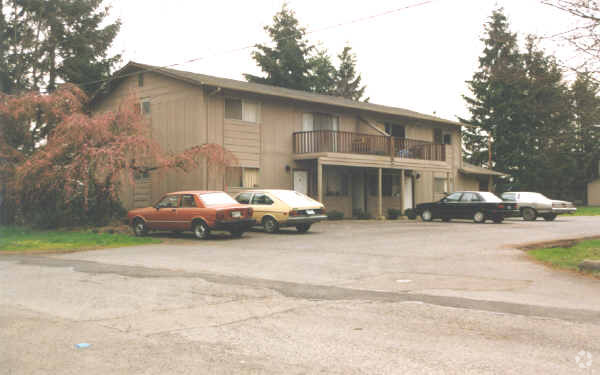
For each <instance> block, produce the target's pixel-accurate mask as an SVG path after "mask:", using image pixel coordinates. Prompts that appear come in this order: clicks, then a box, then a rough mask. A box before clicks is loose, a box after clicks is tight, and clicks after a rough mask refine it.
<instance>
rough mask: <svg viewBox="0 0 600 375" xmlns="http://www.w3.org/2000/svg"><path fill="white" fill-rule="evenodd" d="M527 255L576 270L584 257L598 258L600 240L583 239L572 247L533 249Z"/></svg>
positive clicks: (555, 265)
mask: <svg viewBox="0 0 600 375" xmlns="http://www.w3.org/2000/svg"><path fill="white" fill-rule="evenodd" d="M529 255H530V256H532V257H534V258H535V259H537V260H539V261H542V262H544V263H547V264H550V265H552V266H554V267H558V268H565V269H570V270H577V269H578V268H577V266H578V265H579V263H581V262H582V261H583V260H584V259H590V260H600V240H584V241H581V242H579V243H577V244H575V245H574V246H573V247H551V248H545V249H535V250H531V251H529ZM595 274H600V273H598V272H595Z"/></svg>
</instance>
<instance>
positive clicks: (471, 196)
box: [460, 193, 482, 202]
mask: <svg viewBox="0 0 600 375" xmlns="http://www.w3.org/2000/svg"><path fill="white" fill-rule="evenodd" d="M460 201H461V202H481V201H482V199H481V197H480V196H479V195H478V194H476V193H463V195H462V197H461V198H460Z"/></svg>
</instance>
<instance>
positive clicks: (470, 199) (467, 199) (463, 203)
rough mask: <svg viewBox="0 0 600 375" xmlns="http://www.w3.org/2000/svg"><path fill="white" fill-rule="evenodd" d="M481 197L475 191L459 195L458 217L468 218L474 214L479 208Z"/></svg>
mask: <svg viewBox="0 0 600 375" xmlns="http://www.w3.org/2000/svg"><path fill="white" fill-rule="evenodd" d="M482 203H483V202H482V199H481V197H480V196H479V195H478V194H477V193H471V192H468V193H464V194H463V195H462V197H460V202H459V207H458V214H459V215H460V216H459V217H460V218H463V219H470V218H472V217H473V215H475V212H477V211H478V210H481V204H482Z"/></svg>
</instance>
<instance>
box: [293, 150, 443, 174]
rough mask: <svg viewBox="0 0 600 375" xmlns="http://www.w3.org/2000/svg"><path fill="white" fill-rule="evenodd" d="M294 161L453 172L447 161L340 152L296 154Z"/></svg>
mask: <svg viewBox="0 0 600 375" xmlns="http://www.w3.org/2000/svg"><path fill="white" fill-rule="evenodd" d="M294 160H317V161H318V162H319V164H322V165H337V166H345V167H362V168H384V169H406V170H419V171H434V172H451V167H450V165H449V163H447V162H445V161H433V160H420V159H410V158H398V157H395V158H393V159H392V158H391V157H390V156H383V155H362V154H346V153H340V152H319V153H310V154H296V155H294Z"/></svg>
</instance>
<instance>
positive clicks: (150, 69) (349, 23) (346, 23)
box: [74, 0, 439, 86]
mask: <svg viewBox="0 0 600 375" xmlns="http://www.w3.org/2000/svg"><path fill="white" fill-rule="evenodd" d="M435 1H439V0H426V1H421V2H418V3H413V4H409V5H406V6H403V7H400V8H396V9H391V10H388V11H385V12H381V13H377V14H374V15H371V16H366V17H361V18H357V19H355V20H351V21H347V22H341V23H338V24H334V25H330V26H326V27H323V28H320V29H315V30H310V31H307V32H306V35H309V34H314V33H318V32H323V31H327V30H332V29H336V28H339V27H343V26H347V25H352V24H356V23H360V22H365V21H370V20H373V19H376V18H379V17H384V16H388V15H391V14H394V13H398V12H400V11H403V10H407V9H411V8H417V7H420V6H424V5H427V4H431V3H433V2H435ZM292 38H293V37H289V38H281V39H277V40H278V41H281V40H285V39H292ZM255 46H256V45H255V44H252V45H247V46H244V47H239V48H234V49H230V50H226V51H223V52H219V53H214V54H211V55H207V56H200V57H196V58H193V59H188V60H185V61H182V62H178V63H174V64H169V65H163V66H158V67H155V68H147V69H142V70H138V71H136V72H134V73H128V74H121V75H119V78H123V77H128V76H131V75H136V74H139V73H145V72H152V71H156V70H158V69H166V68H173V67H176V66H180V65H187V64H190V63H193V62H197V61H200V60H206V59H209V58H212V57H216V56H221V55H227V54H231V53H235V52H241V51H244V50H247V49H251V48H254V47H255ZM113 78H114V77H109V78H104V79H100V80H95V81H88V82H82V83H74V84H75V85H77V86H89V85H93V84H97V83H102V82H108V81H110V80H112V79H113Z"/></svg>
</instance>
